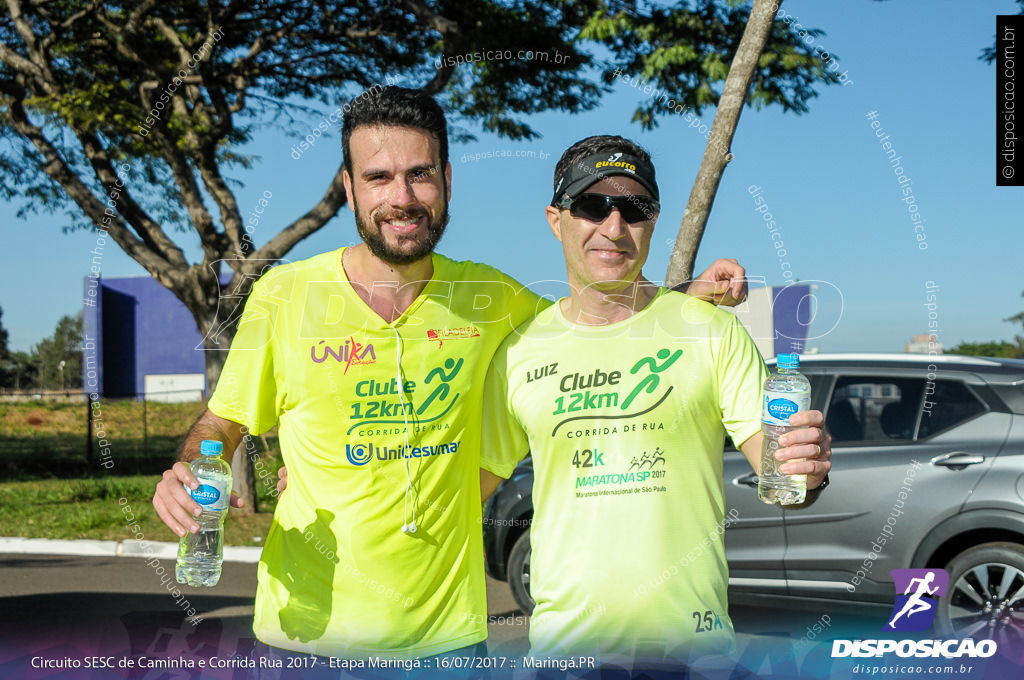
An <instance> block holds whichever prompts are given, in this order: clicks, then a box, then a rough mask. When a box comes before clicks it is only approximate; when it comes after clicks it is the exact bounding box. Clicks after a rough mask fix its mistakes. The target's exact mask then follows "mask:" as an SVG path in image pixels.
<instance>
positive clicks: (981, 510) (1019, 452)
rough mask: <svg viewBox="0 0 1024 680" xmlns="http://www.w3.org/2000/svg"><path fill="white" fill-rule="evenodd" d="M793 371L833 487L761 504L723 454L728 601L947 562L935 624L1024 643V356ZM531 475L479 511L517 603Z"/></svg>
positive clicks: (491, 555)
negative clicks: (817, 417)
mask: <svg viewBox="0 0 1024 680" xmlns="http://www.w3.org/2000/svg"><path fill="white" fill-rule="evenodd" d="M769 363H771V362H769ZM800 371H801V373H803V374H804V375H806V376H807V378H808V379H809V380H810V381H811V390H812V398H813V404H812V408H815V409H819V410H821V411H823V412H824V413H825V422H826V424H827V426H828V428H829V431H830V432H831V433H832V436H833V440H834V444H833V453H832V461H833V465H834V468H833V472H832V474H831V475H830V480H831V486H830V487H829V488H828V489H827V490H826V491H824V492H823V493H822V494H821V496H820V497H819V498H818V500H817V502H815V503H813V504H812V505H810V506H809V507H805V508H801V509H783V508H780V507H779V506H775V505H766V504H764V503H762V502H760V501H759V500H758V497H757V477H756V476H755V475H754V474H753V473H752V472H751V471H750V466H749V465H748V463H747V461H746V459H745V458H744V457H743V455H742V454H741V453H739V452H738V451H736V450H735V449H734V448H732V447H729V448H727V449H726V452H725V494H726V501H727V507H728V509H729V511H730V512H732V511H733V510H735V513H733V514H734V516H735V515H736V514H737V513H738V520H737V521H735V522H733V523H731V524H730V526H729V529H728V531H727V532H726V534H725V543H726V554H727V556H728V560H729V569H730V578H729V593H730V599H735V600H737V601H739V600H744V599H749V597H748V596H779V597H785V598H793V597H800V598H816V599H826V600H842V601H849V602H871V603H884V604H890V605H891V604H892V602H893V601H894V596H895V593H894V590H893V580H892V577H891V576H890V575H889V571H890V570H891V569H898V568H908V567H914V568H923V567H930V568H944V569H946V570H947V571H948V572H949V575H950V581H949V583H950V587H949V592H948V595H947V597H945V598H941V599H940V600H939V611H938V616H937V619H936V622H937V624H938V625H939V627H940V629H942V630H943V631H944V632H952V631H956V632H958V633H960V634H965V635H973V636H974V637H976V638H982V637H990V638H994V639H996V640H997V641H999V642H1002V641H1003V640H1006V641H1007V642H1010V641H1014V642H1020V641H1021V640H1022V639H1024V606H1022V605H1024V361H1019V360H1011V359H987V358H975V357H963V356H955V355H944V356H932V357H929V356H926V355H911V354H891V355H884V354H844V355H838V354H837V355H805V356H802V357H801V366H800ZM532 481H533V475H532V467H531V466H530V465H529V461H527V462H526V463H525V464H524V465H523V466H521V467H520V469H519V470H517V473H516V475H514V476H513V478H512V479H510V480H508V481H507V482H505V483H504V484H503V485H502V487H501V488H500V489H499V491H498V492H497V493H496V494H495V497H494V498H493V499H492V500H491V501H490V503H489V504H488V507H487V518H486V519H485V520H484V531H485V536H484V539H485V547H486V549H487V564H488V571H489V573H490V574H491V575H492V576H493V577H495V578H500V579H505V580H508V581H509V583H510V585H511V586H512V591H513V593H514V594H516V595H517V599H519V601H520V604H521V605H522V606H523V608H524V610H526V611H529V610H531V609H532V602H531V601H530V600H529V597H528V593H529V590H528V588H529V545H528V540H529V539H528V533H525V530H526V528H527V526H528V521H529V518H530V517H531V516H532V512H533V510H532V505H531V504H530V502H529V500H530V487H531V485H532ZM513 548H515V549H513ZM524 596H525V597H524Z"/></svg>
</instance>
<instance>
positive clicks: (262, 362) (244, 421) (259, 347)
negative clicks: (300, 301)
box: [208, 280, 282, 434]
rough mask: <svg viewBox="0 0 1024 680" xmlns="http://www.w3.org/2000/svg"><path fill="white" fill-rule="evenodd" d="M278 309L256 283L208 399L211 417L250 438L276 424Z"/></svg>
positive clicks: (262, 286) (279, 409) (278, 405)
mask: <svg viewBox="0 0 1024 680" xmlns="http://www.w3.org/2000/svg"><path fill="white" fill-rule="evenodd" d="M279 312H280V307H279V306H278V305H276V304H275V303H274V302H273V297H272V296H270V295H268V294H267V292H266V286H265V285H264V281H263V280H261V281H258V282H257V283H256V284H255V285H254V286H253V290H252V293H251V294H250V295H249V298H248V299H247V300H246V303H245V311H244V312H243V313H242V318H241V320H240V321H239V322H238V331H237V332H236V334H235V337H234V339H233V340H232V341H231V349H230V351H229V352H228V357H227V360H226V361H225V363H224V368H223V370H222V371H221V374H220V380H218V382H217V388H216V390H215V391H214V394H213V396H212V397H211V398H210V402H209V404H208V408H209V409H210V411H212V412H213V413H214V414H215V415H218V416H220V417H221V418H225V419H227V420H231V421H234V422H236V423H239V424H240V425H244V426H245V427H246V428H247V429H248V430H249V432H251V433H252V434H262V433H263V432H266V431H267V430H269V429H270V428H272V427H274V426H275V425H276V424H277V421H278V417H279V416H280V413H281V408H280V405H281V397H282V390H281V389H280V388H279V385H278V382H277V379H276V369H277V368H278V365H279V364H280V360H279V358H278V356H277V354H278V353H277V348H278V343H277V342H276V340H277V338H276V337H275V336H276V333H275V330H276V326H277V324H276V322H277V320H278V316H279Z"/></svg>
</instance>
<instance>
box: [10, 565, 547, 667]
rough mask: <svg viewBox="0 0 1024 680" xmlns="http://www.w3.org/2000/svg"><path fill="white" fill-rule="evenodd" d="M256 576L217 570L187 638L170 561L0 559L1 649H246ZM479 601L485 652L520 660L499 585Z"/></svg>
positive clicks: (521, 632) (520, 626) (513, 619)
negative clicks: (485, 617)
mask: <svg viewBox="0 0 1024 680" xmlns="http://www.w3.org/2000/svg"><path fill="white" fill-rule="evenodd" d="M256 566H257V565H255V564H239V563H225V565H224V572H223V574H222V576H221V581H220V583H219V584H218V585H217V587H216V588H213V589H210V590H208V591H206V590H204V591H199V590H193V589H187V590H188V591H189V594H188V601H189V604H191V606H192V607H194V608H195V609H196V610H197V611H198V612H199V615H200V616H201V617H202V619H203V620H202V622H201V623H199V625H198V626H196V627H195V629H193V627H192V626H191V625H190V624H189V623H187V622H186V621H185V618H186V617H185V613H184V611H183V609H182V606H179V605H178V604H177V603H176V602H175V600H176V598H174V597H172V596H171V595H170V593H169V592H168V591H167V589H166V587H165V586H164V585H162V584H161V578H164V579H166V578H167V576H168V575H170V581H173V580H174V577H173V574H174V562H173V561H172V560H160V561H159V564H158V565H153V566H148V565H147V563H146V562H145V561H144V560H142V559H139V558H127V557H62V556H48V555H47V556H33V555H0V612H2V613H0V645H3V646H5V647H7V648H8V650H10V649H12V648H18V649H21V650H26V651H28V650H35V651H40V650H43V649H53V648H58V649H59V648H63V647H66V646H69V645H70V646H71V647H74V648H77V649H79V650H81V651H83V652H86V651H91V650H94V649H112V650H121V652H122V653H123V652H125V651H126V650H131V651H132V652H145V651H146V650H149V651H156V650H164V651H170V650H171V649H173V647H174V645H175V644H177V643H178V642H180V639H181V638H183V637H185V636H187V637H194V638H199V639H202V640H203V641H204V643H205V644H211V645H214V646H219V647H221V648H222V649H223V648H225V647H233V646H235V644H236V643H238V644H239V645H240V646H241V647H245V646H246V645H247V644H251V640H252V637H253V635H252V616H253V606H252V603H253V598H254V596H255V593H256ZM161 568H162V570H163V571H162V573H161V572H160V571H159V569H161ZM174 585H177V584H174ZM192 593H201V594H199V595H193V594H192ZM487 593H488V613H489V614H492V615H493V616H492V617H491V625H490V644H491V645H492V647H494V648H495V649H499V650H501V651H502V652H503V653H507V654H509V655H512V654H522V653H525V651H526V649H527V648H528V643H527V639H526V635H527V625H526V622H527V619H526V617H524V616H523V615H522V613H521V612H520V611H519V610H518V608H517V606H516V604H515V601H514V600H513V599H512V595H511V593H510V591H509V589H508V585H507V584H505V583H501V582H498V581H493V580H491V579H488V582H487ZM183 604H184V603H183ZM186 607H187V605H186ZM190 646H194V643H190ZM0 677H8V676H6V675H4V674H3V673H0Z"/></svg>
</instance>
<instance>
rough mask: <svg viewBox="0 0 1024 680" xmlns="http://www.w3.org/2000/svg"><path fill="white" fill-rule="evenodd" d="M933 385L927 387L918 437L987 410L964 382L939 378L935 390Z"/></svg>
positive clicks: (939, 430)
mask: <svg viewBox="0 0 1024 680" xmlns="http://www.w3.org/2000/svg"><path fill="white" fill-rule="evenodd" d="M932 387H933V385H927V386H926V387H925V391H924V400H925V401H924V404H923V408H922V418H921V429H920V432H919V434H918V437H929V436H931V435H933V434H936V433H937V432H941V431H942V430H945V429H947V428H950V427H953V426H954V425H956V424H958V423H962V422H963V421H965V420H967V419H968V418H973V417H974V416H976V415H978V414H979V413H982V412H983V411H985V405H984V404H982V403H981V401H979V400H978V398H977V397H976V396H974V394H973V393H972V392H971V390H970V389H969V388H968V387H967V386H966V385H964V384H963V383H962V382H959V381H956V380H939V381H937V382H936V383H935V384H934V392H932Z"/></svg>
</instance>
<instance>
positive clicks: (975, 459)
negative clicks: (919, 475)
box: [931, 451, 985, 470]
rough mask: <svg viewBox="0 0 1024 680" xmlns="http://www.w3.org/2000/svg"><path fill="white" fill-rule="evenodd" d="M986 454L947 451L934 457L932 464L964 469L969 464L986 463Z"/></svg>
mask: <svg viewBox="0 0 1024 680" xmlns="http://www.w3.org/2000/svg"><path fill="white" fill-rule="evenodd" d="M984 462H985V456H979V455H977V454H973V453H966V452H964V451H954V452H953V453H947V454H945V455H942V456H935V457H934V458H932V460H931V463H932V465H941V466H942V467H947V468H949V469H950V470H963V469H964V468H965V467H967V466H968V465H977V464H978V463H984Z"/></svg>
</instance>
